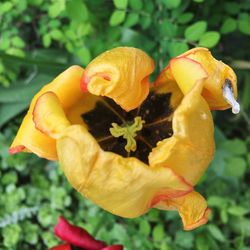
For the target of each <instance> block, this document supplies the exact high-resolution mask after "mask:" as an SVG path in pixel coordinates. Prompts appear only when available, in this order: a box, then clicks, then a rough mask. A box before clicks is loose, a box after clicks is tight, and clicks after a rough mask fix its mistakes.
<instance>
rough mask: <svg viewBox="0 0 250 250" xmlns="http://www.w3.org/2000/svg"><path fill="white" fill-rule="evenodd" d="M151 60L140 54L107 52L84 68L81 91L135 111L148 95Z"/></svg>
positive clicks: (136, 51) (123, 49) (124, 50)
mask: <svg viewBox="0 0 250 250" xmlns="http://www.w3.org/2000/svg"><path fill="white" fill-rule="evenodd" d="M153 70H154V62H153V60H152V59H151V58H150V57H149V56H148V55H147V54H146V53H145V52H143V51H141V50H139V49H136V48H130V47H119V48H115V49H112V50H110V51H106V52H104V53H103V54H101V55H99V56H98V57H96V58H95V59H94V60H93V61H92V62H90V64H89V65H88V66H87V68H86V71H85V73H84V77H83V79H82V84H81V86H82V90H84V91H85V90H86V89H87V90H88V91H89V92H90V93H92V94H94V95H100V96H107V97H110V98H112V99H113V100H114V101H115V102H116V103H117V104H118V105H120V106H121V107H122V108H123V109H125V110H126V111H130V110H132V109H135V108H136V107H138V106H139V105H140V104H141V103H142V102H143V101H144V100H145V98H146V97H147V95H148V93H149V81H148V78H149V75H150V74H151V73H152V72H153Z"/></svg>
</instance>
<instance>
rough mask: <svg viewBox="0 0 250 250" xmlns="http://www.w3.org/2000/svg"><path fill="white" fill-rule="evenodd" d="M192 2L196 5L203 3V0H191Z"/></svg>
mask: <svg viewBox="0 0 250 250" xmlns="http://www.w3.org/2000/svg"><path fill="white" fill-rule="evenodd" d="M193 1H194V2H196V3H203V2H204V0H193Z"/></svg>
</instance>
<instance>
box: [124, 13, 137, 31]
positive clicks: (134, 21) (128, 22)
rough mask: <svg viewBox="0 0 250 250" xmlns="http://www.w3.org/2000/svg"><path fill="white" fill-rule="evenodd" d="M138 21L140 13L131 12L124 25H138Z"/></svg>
mask: <svg viewBox="0 0 250 250" xmlns="http://www.w3.org/2000/svg"><path fill="white" fill-rule="evenodd" d="M138 22H139V14H137V13H129V14H128V16H127V18H126V21H125V23H124V26H125V27H127V28H129V27H132V26H134V25H136V24H137V23H138Z"/></svg>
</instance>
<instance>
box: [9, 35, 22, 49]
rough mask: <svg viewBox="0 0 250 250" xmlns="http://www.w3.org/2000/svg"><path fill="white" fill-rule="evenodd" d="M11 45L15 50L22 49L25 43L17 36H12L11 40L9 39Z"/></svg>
mask: <svg viewBox="0 0 250 250" xmlns="http://www.w3.org/2000/svg"><path fill="white" fill-rule="evenodd" d="M11 43H12V44H13V46H14V47H17V48H21V49H22V48H24V47H25V42H24V41H23V39H22V38H21V37H19V36H14V37H13V38H12V39H11Z"/></svg>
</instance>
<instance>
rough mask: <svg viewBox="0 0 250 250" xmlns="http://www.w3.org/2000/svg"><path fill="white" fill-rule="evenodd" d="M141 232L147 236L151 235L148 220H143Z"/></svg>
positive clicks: (140, 226) (140, 227)
mask: <svg viewBox="0 0 250 250" xmlns="http://www.w3.org/2000/svg"><path fill="white" fill-rule="evenodd" d="M139 231H140V233H142V234H143V235H145V236H148V235H149V234H150V231H151V228H150V224H149V223H148V221H147V220H141V221H140V224H139Z"/></svg>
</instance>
